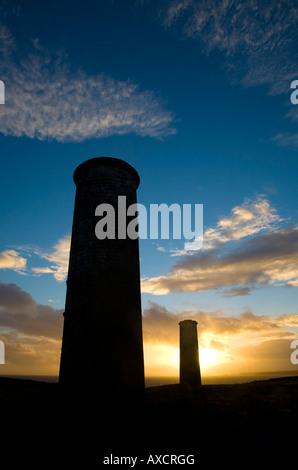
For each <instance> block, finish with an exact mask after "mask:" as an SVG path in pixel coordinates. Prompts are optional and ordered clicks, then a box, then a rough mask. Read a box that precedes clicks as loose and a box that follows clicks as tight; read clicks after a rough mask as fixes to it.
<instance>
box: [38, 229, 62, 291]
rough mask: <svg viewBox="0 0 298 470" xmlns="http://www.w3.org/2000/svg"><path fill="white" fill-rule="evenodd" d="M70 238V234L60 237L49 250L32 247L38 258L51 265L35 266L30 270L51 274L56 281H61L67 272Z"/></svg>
mask: <svg viewBox="0 0 298 470" xmlns="http://www.w3.org/2000/svg"><path fill="white" fill-rule="evenodd" d="M70 239H71V236H70V235H66V236H65V237H63V238H61V239H60V240H58V242H57V243H56V245H55V246H54V248H53V250H52V251H50V252H46V251H43V250H41V249H40V248H34V249H33V251H34V253H35V254H36V255H38V256H39V257H40V258H43V259H45V260H47V261H49V262H50V263H51V265H50V266H48V267H41V268H38V267H35V268H32V271H33V272H34V273H35V274H48V273H50V274H53V276H54V278H55V279H56V281H58V282H63V281H64V280H65V279H66V276H67V272H68V261H69V251H70Z"/></svg>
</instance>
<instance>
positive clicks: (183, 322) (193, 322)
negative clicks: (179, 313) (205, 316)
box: [179, 320, 198, 325]
mask: <svg viewBox="0 0 298 470" xmlns="http://www.w3.org/2000/svg"><path fill="white" fill-rule="evenodd" d="M192 324H195V325H197V324H198V322H197V321H195V320H182V321H181V322H179V325H192Z"/></svg>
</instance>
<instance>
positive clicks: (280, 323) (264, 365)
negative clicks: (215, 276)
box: [143, 302, 298, 377]
mask: <svg viewBox="0 0 298 470" xmlns="http://www.w3.org/2000/svg"><path fill="white" fill-rule="evenodd" d="M185 319H192V320H195V321H197V323H198V326H197V328H198V336H199V355H200V358H201V359H202V361H201V366H202V364H203V377H204V375H205V374H207V375H210V374H212V375H223V374H241V373H249V372H251V373H253V372H264V371H277V370H290V369H294V366H293V365H292V364H291V362H290V354H291V347H290V346H291V342H292V341H293V339H294V338H295V333H294V332H293V331H292V330H293V328H294V329H296V331H298V317H297V315H279V316H277V317H274V318H271V317H270V316H266V315H256V314H254V313H253V312H251V311H250V310H246V311H244V312H243V313H241V314H240V315H237V316H236V315H235V316H234V315H227V314H226V313H225V312H224V311H222V310H216V311H213V312H204V311H201V310H195V309H191V310H183V311H180V312H177V311H169V310H168V309H166V308H165V307H163V306H161V305H158V304H157V303H154V302H148V307H147V308H146V309H144V315H143V335H144V345H145V350H146V351H148V353H147V356H148V365H147V367H148V369H149V370H151V369H152V370H153V371H156V370H157V371H158V373H159V374H162V373H167V370H168V368H169V367H170V366H171V368H172V369H171V370H172V373H173V374H174V375H175V374H176V373H177V370H176V369H174V368H173V366H174V364H173V357H174V356H175V354H176V361H178V358H179V354H177V352H178V348H179V322H180V321H182V320H185ZM156 350H157V351H159V352H160V354H161V355H162V356H163V357H164V358H165V359H167V360H168V364H166V367H165V366H164V367H161V368H159V369H160V370H158V369H157V368H156V367H154V365H153V364H151V361H153V360H155V357H153V358H150V355H149V352H150V353H151V352H152V351H153V353H154V351H156ZM210 354H211V357H212V358H213V359H214V358H215V360H212V361H211V363H210ZM206 359H207V360H206ZM158 363H159V364H160V361H157V364H158ZM204 363H205V365H204ZM206 364H207V366H206ZM160 365H161V364H160ZM163 371H164V372H163Z"/></svg>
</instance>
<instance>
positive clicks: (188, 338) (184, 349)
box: [179, 320, 201, 387]
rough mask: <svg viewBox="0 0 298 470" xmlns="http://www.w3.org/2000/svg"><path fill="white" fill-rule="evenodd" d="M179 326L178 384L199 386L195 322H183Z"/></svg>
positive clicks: (199, 376)
mask: <svg viewBox="0 0 298 470" xmlns="http://www.w3.org/2000/svg"><path fill="white" fill-rule="evenodd" d="M179 326H180V384H181V385H190V386H192V387H198V386H200V385H201V371H200V362H199V345H198V334H197V322H196V321H194V320H183V321H181V322H180V323H179Z"/></svg>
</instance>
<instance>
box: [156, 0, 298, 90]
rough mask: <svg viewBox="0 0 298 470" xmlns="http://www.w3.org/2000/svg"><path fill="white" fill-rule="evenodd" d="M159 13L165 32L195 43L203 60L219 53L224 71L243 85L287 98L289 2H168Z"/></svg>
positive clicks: (292, 8)
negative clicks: (178, 33) (267, 87)
mask: <svg viewBox="0 0 298 470" xmlns="http://www.w3.org/2000/svg"><path fill="white" fill-rule="evenodd" d="M162 12H163V13H162V15H161V16H162V18H163V24H164V26H165V27H167V28H170V27H174V26H175V27H176V28H178V29H179V30H180V31H181V32H182V34H183V36H185V37H190V38H192V39H195V40H198V41H200V44H201V47H202V51H203V52H204V53H205V54H210V53H211V52H212V51H213V50H220V51H221V52H222V53H223V54H224V56H225V57H226V59H227V62H226V67H227V68H229V70H230V72H231V71H233V72H234V74H235V75H238V76H239V75H240V77H241V81H242V83H243V84H244V85H248V86H251V85H263V84H269V85H270V90H271V93H284V92H288V90H289V80H290V79H291V78H292V77H294V76H295V74H296V73H297V66H296V64H295V61H293V57H292V54H293V53H294V52H295V45H296V37H297V23H296V19H295V18H296V15H297V12H298V7H297V5H296V4H295V3H294V2H293V1H291V0H286V1H283V2H279V1H278V0H273V1H271V2H270V4H269V3H267V4H266V3H264V2H258V1H257V0H246V1H243V2H239V1H236V0H231V1H226V2H222V1H218V0H201V1H195V0H187V1H184V0H171V1H168V2H166V3H165V6H164V7H163V8H162ZM231 64H232V65H231Z"/></svg>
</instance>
